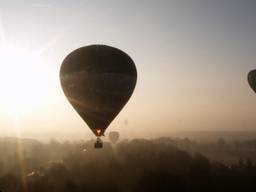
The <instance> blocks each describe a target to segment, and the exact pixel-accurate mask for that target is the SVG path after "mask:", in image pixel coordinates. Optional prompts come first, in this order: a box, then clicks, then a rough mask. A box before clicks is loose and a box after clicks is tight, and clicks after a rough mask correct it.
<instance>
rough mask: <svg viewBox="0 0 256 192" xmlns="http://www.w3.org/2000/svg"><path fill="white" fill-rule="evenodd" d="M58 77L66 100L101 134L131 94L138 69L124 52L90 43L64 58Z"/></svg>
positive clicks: (97, 133)
mask: <svg viewBox="0 0 256 192" xmlns="http://www.w3.org/2000/svg"><path fill="white" fill-rule="evenodd" d="M60 80H61V86H62V89H63V91H64V93H65V95H66V97H67V98H68V100H69V102H70V103H71V104H72V106H73V107H74V108H75V110H76V111H77V112H78V113H79V115H80V116H81V117H82V118H83V120H84V121H85V122H86V123H87V124H88V126H89V127H90V128H91V129H92V131H93V132H94V133H95V135H97V136H101V135H103V134H104V131H105V129H106V128H107V127H108V126H109V124H110V123H111V122H112V120H113V119H114V118H115V117H116V116H117V114H118V113H119V112H120V110H121V109H122V108H123V107H124V105H125V104H126V102H127V101H128V100H129V98H130V96H131V95H132V93H133V90H134V88H135V85H136V80H137V71H136V67H135V64H134V62H133V61H132V59H131V58H130V57H129V56H128V55H127V54H126V53H124V52H123V51H121V50H119V49H116V48H113V47H109V46H106V45H91V46H86V47H82V48H79V49H77V50H75V51H73V52H71V53H70V54H69V55H68V56H67V57H66V58H65V59H64V61H63V63H62V66H61V69H60Z"/></svg>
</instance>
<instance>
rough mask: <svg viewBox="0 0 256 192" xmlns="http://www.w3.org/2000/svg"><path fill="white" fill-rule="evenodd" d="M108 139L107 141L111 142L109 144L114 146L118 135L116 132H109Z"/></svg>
mask: <svg viewBox="0 0 256 192" xmlns="http://www.w3.org/2000/svg"><path fill="white" fill-rule="evenodd" d="M108 138H109V140H110V141H111V143H113V144H116V142H117V141H118V139H119V133H118V132H117V131H111V132H110V133H109V134H108Z"/></svg>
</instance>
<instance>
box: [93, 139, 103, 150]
mask: <svg viewBox="0 0 256 192" xmlns="http://www.w3.org/2000/svg"><path fill="white" fill-rule="evenodd" d="M94 148H97V149H99V148H103V143H102V141H101V139H100V138H99V137H98V138H97V140H96V142H95V143H94Z"/></svg>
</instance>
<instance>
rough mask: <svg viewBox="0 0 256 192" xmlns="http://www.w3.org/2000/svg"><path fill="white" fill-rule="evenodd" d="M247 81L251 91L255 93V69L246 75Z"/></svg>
mask: <svg viewBox="0 0 256 192" xmlns="http://www.w3.org/2000/svg"><path fill="white" fill-rule="evenodd" d="M247 80H248V83H249V85H250V87H251V88H252V90H253V91H254V92H255V93H256V69H255V70H252V71H250V72H249V73H248V76H247Z"/></svg>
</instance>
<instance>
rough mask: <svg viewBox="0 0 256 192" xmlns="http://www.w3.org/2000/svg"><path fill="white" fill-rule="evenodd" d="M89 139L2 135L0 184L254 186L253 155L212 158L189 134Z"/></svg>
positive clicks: (5, 187) (68, 189)
mask: <svg viewBox="0 0 256 192" xmlns="http://www.w3.org/2000/svg"><path fill="white" fill-rule="evenodd" d="M93 143H94V141H87V142H84V141H81V142H76V143H69V142H64V143H59V142H57V141H52V142H50V143H48V144H43V143H40V142H37V141H34V140H17V139H1V140H0V153H1V156H0V190H2V191H3V192H46V191H49V192H85V191H89V192H93V191H111V192H118V191H121V192H129V191H131V192H133V191H136V192H137V191H138V192H144V191H145V192H151V191H152V192H153V191H154V192H156V191H179V192H180V191H185V192H186V191H188V192H190V191H210V192H214V191H243V192H245V191H256V166H255V164H254V161H252V160H251V159H248V158H247V159H242V158H240V161H239V160H238V161H237V163H235V164H225V163H222V162H215V161H211V160H209V159H208V158H207V157H205V156H204V155H202V154H200V153H198V152H197V151H196V150H195V149H196V146H197V148H198V149H199V148H200V147H198V146H200V144H198V143H195V142H192V141H189V140H188V139H185V140H180V139H178V140H177V139H171V138H160V139H154V140H145V139H135V140H131V141H128V140H127V141H121V142H120V143H118V144H117V145H116V146H112V145H111V144H110V143H108V142H105V143H104V148H103V149H94V148H93ZM215 145H216V146H222V147H223V146H225V145H228V144H227V143H225V142H222V141H217V142H216V144H212V146H215ZM208 147H209V146H208ZM185 148H187V149H190V151H189V150H188V151H185V150H184V149H185ZM191 148H192V149H191ZM203 148H205V146H204V147H203ZM224 148H225V147H224ZM192 151H193V152H192Z"/></svg>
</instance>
